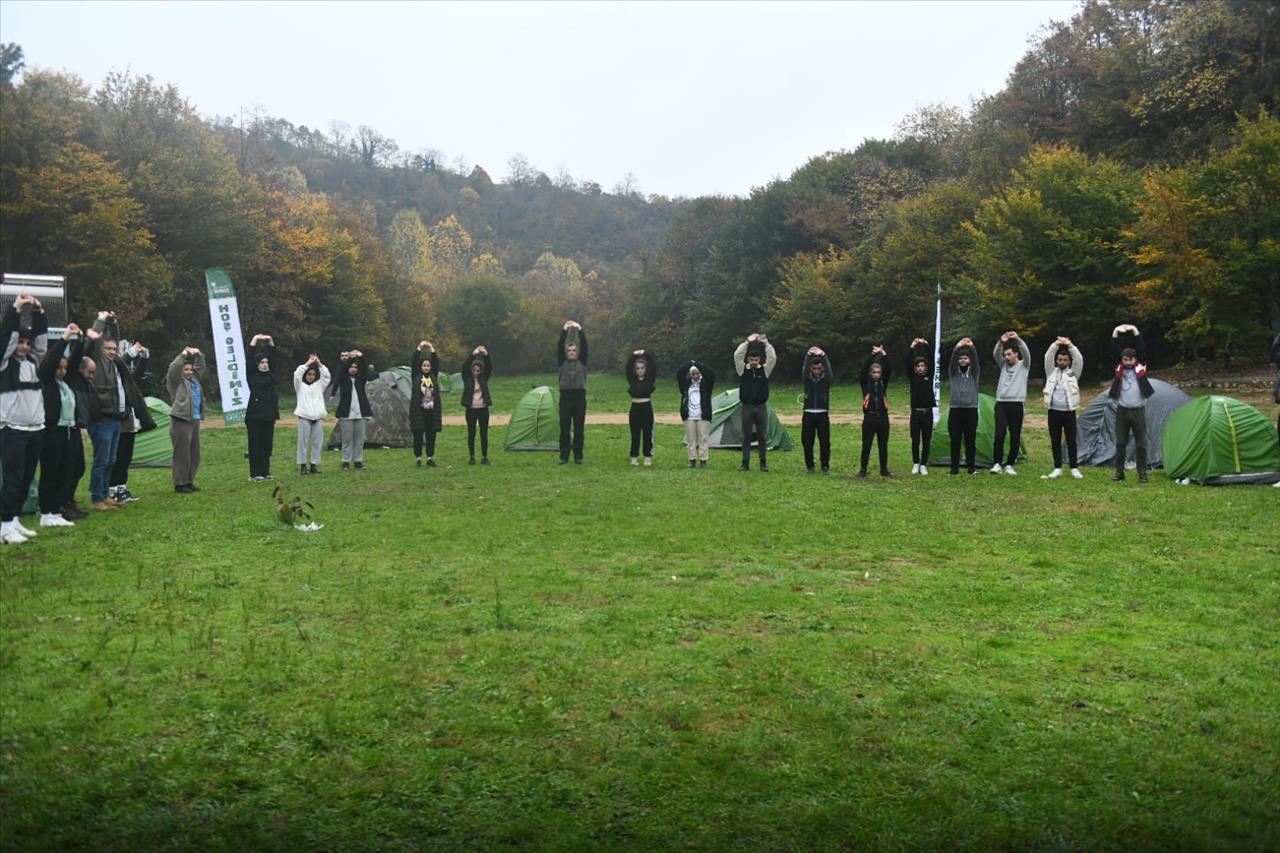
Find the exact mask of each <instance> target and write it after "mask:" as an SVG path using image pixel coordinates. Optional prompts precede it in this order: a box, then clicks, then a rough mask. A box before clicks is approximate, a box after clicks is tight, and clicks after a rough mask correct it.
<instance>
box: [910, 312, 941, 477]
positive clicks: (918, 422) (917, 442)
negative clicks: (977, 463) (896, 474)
mask: <svg viewBox="0 0 1280 853" xmlns="http://www.w3.org/2000/svg"><path fill="white" fill-rule="evenodd" d="M907 382H908V383H909V384H910V386H911V473H912V474H922V475H925V476H928V474H929V445H930V444H932V443H933V409H934V407H935V406H937V405H938V398H937V397H936V396H935V395H934V393H933V359H932V357H931V355H930V353H929V342H928V341H926V340H925V339H924V338H916V339H915V340H913V341H912V342H911V349H910V351H909V352H908V354H907Z"/></svg>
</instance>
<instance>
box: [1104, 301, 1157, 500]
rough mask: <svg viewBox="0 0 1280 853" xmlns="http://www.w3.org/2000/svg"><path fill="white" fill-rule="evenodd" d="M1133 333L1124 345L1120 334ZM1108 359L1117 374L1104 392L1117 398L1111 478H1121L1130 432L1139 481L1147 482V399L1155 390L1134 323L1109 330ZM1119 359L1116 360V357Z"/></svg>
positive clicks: (1141, 341)
mask: <svg viewBox="0 0 1280 853" xmlns="http://www.w3.org/2000/svg"><path fill="white" fill-rule="evenodd" d="M1124 334H1129V335H1132V336H1133V339H1132V342H1131V345H1130V346H1125V344H1124V343H1123V342H1121V340H1120V336H1121V335H1124ZM1111 358H1112V360H1113V361H1116V376H1115V379H1113V380H1111V390H1109V391H1108V392H1107V394H1108V395H1110V397H1111V399H1113V400H1115V401H1116V424H1115V436H1116V460H1115V461H1116V473H1115V475H1114V476H1113V477H1112V478H1111V479H1112V480H1115V481H1117V482H1123V481H1124V463H1125V457H1126V456H1128V451H1129V434H1130V433H1132V434H1133V440H1134V443H1135V444H1136V445H1137V448H1136V449H1137V454H1136V455H1137V460H1138V482H1140V483H1145V482H1147V398H1148V397H1150V396H1151V395H1152V394H1154V393H1155V392H1156V389H1154V388H1152V387H1151V381H1150V380H1149V379H1147V345H1146V343H1145V342H1144V341H1143V340H1142V333H1141V332H1139V331H1138V327H1137V326H1133V325H1129V324H1122V325H1119V326H1116V327H1115V329H1113V330H1112V332H1111ZM1117 359H1118V360H1117Z"/></svg>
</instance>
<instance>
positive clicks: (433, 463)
mask: <svg viewBox="0 0 1280 853" xmlns="http://www.w3.org/2000/svg"><path fill="white" fill-rule="evenodd" d="M427 467H428V468H438V467H439V466H438V465H436V460H434V459H428V460H427Z"/></svg>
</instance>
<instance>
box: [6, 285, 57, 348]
mask: <svg viewBox="0 0 1280 853" xmlns="http://www.w3.org/2000/svg"><path fill="white" fill-rule="evenodd" d="M24 290H25V291H26V292H27V293H30V294H31V295H32V296H34V297H35V298H36V299H39V300H40V307H41V308H43V309H44V313H45V315H46V316H48V318H49V337H51V338H55V337H61V335H62V333H63V332H64V331H66V329H67V323H68V322H70V320H68V318H67V277H66V276H62V275H31V274H28V273H12V272H7V273H5V274H4V281H3V282H0V306H2V305H12V304H13V300H14V299H16V298H17V297H18V294H19V293H22V292H23V291H24Z"/></svg>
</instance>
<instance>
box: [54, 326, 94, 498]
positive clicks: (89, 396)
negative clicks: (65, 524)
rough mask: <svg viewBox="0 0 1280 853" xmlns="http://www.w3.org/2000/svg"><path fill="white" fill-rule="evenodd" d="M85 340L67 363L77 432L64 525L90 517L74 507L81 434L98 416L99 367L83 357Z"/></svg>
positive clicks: (80, 473)
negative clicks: (96, 379)
mask: <svg viewBox="0 0 1280 853" xmlns="http://www.w3.org/2000/svg"><path fill="white" fill-rule="evenodd" d="M85 346H86V344H85V338H84V337H83V336H82V337H81V339H80V347H79V348H78V350H77V352H79V353H80V355H79V357H78V359H76V360H70V361H68V364H69V365H75V369H74V370H69V371H68V372H67V376H66V380H65V381H66V383H67V385H68V386H69V387H70V388H71V392H72V393H73V394H75V395H76V429H75V433H74V434H73V435H71V436H69V437H70V439H71V470H70V471H69V472H68V476H69V477H70V478H71V482H70V484H69V485H68V486H67V494H68V495H70V497H69V498H67V501H66V503H65V504H64V505H63V507H62V517H63V518H65V519H67V521H79V520H80V519H82V518H88V517H89V513H87V512H85V511H84V510H82V509H80V507H79V505H78V504H76V498H75V494H76V491H77V490H79V488H80V480H81V479H82V478H83V477H84V475H85V471H86V470H87V468H86V467H85V462H84V438H83V434H84V433H86V432H88V431H89V424H91V423H93V421H94V419H95V418H97V416H98V392H97V390H96V389H95V388H94V385H93V378H94V373H95V372H96V371H97V369H98V363H97V362H96V361H94V360H93V359H92V358H89V356H87V355H84V354H83V353H84V350H85Z"/></svg>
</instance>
